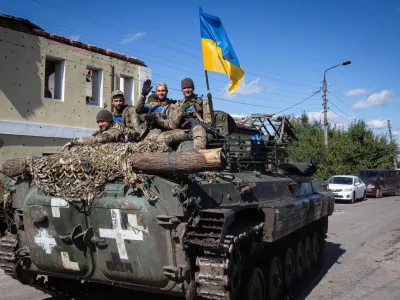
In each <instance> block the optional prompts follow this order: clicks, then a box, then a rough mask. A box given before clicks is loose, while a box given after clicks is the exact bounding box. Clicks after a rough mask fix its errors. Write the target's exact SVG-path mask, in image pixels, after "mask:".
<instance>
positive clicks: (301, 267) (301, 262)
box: [296, 241, 305, 281]
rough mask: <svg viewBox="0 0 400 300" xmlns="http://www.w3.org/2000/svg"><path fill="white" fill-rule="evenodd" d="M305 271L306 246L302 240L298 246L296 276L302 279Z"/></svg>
mask: <svg viewBox="0 0 400 300" xmlns="http://www.w3.org/2000/svg"><path fill="white" fill-rule="evenodd" d="M304 272H305V253H304V246H303V243H302V242H301V241H299V242H298V243H297V246H296V278H297V280H299V281H300V280H301V279H302V278H303V276H304Z"/></svg>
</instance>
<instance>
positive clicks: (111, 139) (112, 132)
mask: <svg viewBox="0 0 400 300" xmlns="http://www.w3.org/2000/svg"><path fill="white" fill-rule="evenodd" d="M96 121H97V125H98V126H99V130H97V131H96V132H95V133H94V134H93V135H92V136H89V137H84V138H75V139H72V140H71V141H69V142H68V143H66V144H65V145H64V146H63V147H62V148H61V152H64V150H65V149H70V148H71V147H73V146H83V145H93V144H106V143H118V142H123V141H124V128H123V126H122V125H121V124H119V123H118V122H114V120H113V116H112V114H111V113H110V112H109V111H108V110H101V111H99V113H98V114H97V116H96Z"/></svg>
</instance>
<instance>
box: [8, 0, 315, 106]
mask: <svg viewBox="0 0 400 300" xmlns="http://www.w3.org/2000/svg"><path fill="white" fill-rule="evenodd" d="M0 7H3V8H5V9H7V10H10V11H14V12H16V13H18V14H21V15H23V16H27V18H30V19H33V20H38V21H39V22H43V23H46V24H50V25H51V26H56V27H58V28H60V30H61V31H65V32H72V33H77V34H80V35H84V36H87V37H91V38H93V39H98V40H100V41H105V42H106V43H101V42H100V43H98V44H99V45H106V47H109V46H110V43H109V41H108V40H105V39H103V38H100V37H95V36H92V35H89V34H86V33H83V32H80V31H76V30H74V29H69V28H66V27H63V26H60V25H58V24H54V23H52V22H48V21H45V20H41V19H39V18H37V17H31V16H30V15H27V14H24V13H21V12H19V11H17V10H14V9H11V8H8V7H5V6H3V5H0ZM115 46H116V45H115V44H112V47H115ZM118 48H124V49H129V50H133V51H135V52H139V53H143V54H144V55H146V56H151V57H155V58H159V59H161V60H166V61H170V62H172V63H175V64H179V65H181V66H185V67H188V68H190V69H196V68H195V67H194V66H190V65H186V64H183V63H181V62H175V61H173V60H170V59H167V58H163V57H160V56H156V55H153V54H149V53H146V52H143V51H140V50H136V49H133V48H131V47H126V46H122V45H118ZM118 48H117V49H118ZM146 60H149V61H153V62H155V63H157V64H160V65H163V66H166V67H168V68H171V69H175V70H179V71H182V72H186V73H190V74H192V75H196V76H199V77H203V76H204V73H196V72H193V71H188V70H184V69H181V68H177V67H174V66H170V65H168V64H166V63H164V62H159V61H156V60H154V59H146ZM213 75H220V76H225V75H223V74H219V73H213ZM213 80H214V81H217V82H221V83H224V84H226V81H223V80H218V79H213ZM258 85H259V86H262V87H266V88H269V89H272V88H274V89H276V90H281V91H287V92H289V93H295V94H298V95H307V94H305V93H299V92H296V91H292V90H287V89H282V88H275V87H271V86H268V85H264V84H258ZM268 93H269V94H273V95H279V96H286V97H288V96H287V95H284V94H280V93H275V92H268ZM290 98H298V99H302V97H297V96H290Z"/></svg>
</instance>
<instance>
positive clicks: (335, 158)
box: [288, 114, 399, 179]
mask: <svg viewBox="0 0 400 300" xmlns="http://www.w3.org/2000/svg"><path fill="white" fill-rule="evenodd" d="M291 123H292V125H293V126H294V128H295V132H296V135H297V138H298V140H297V141H294V142H292V143H291V144H290V145H288V154H289V159H290V160H291V161H311V160H312V159H313V158H315V157H319V158H320V163H319V165H318V171H317V173H316V176H317V177H320V178H323V179H328V178H329V177H330V176H332V175H336V174H343V175H344V174H348V175H352V174H355V173H356V172H357V170H359V169H368V168H370V169H377V168H392V167H393V157H394V156H395V155H396V154H397V153H399V147H398V145H397V143H395V142H392V143H390V142H389V141H388V140H387V138H386V136H385V135H382V134H375V133H374V132H373V131H372V130H371V129H370V128H368V126H367V124H366V123H365V122H364V121H363V120H358V121H355V122H353V123H352V124H350V126H349V127H348V129H347V130H345V129H343V128H337V127H334V128H332V129H330V130H329V144H328V148H326V147H325V144H324V130H323V126H322V124H321V122H315V121H311V120H310V119H309V118H308V116H307V115H306V114H303V115H302V116H300V117H298V118H292V120H291Z"/></svg>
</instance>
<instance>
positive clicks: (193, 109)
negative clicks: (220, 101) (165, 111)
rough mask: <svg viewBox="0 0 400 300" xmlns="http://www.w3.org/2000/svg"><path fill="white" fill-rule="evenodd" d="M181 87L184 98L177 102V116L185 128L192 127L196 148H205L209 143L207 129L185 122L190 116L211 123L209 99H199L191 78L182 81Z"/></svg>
mask: <svg viewBox="0 0 400 300" xmlns="http://www.w3.org/2000/svg"><path fill="white" fill-rule="evenodd" d="M181 88H182V93H183V95H184V98H183V99H182V100H180V101H179V102H178V103H177V105H178V107H179V111H178V113H177V115H176V118H177V120H179V122H180V123H181V124H182V125H181V126H182V127H183V129H191V136H192V138H193V143H194V149H205V148H206V145H207V131H206V129H205V128H204V126H201V125H194V126H190V125H189V124H188V123H185V118H186V117H187V116H190V117H191V118H195V119H197V120H198V121H200V122H204V123H206V124H211V112H210V107H209V103H208V100H207V99H205V98H203V99H198V97H197V95H196V94H195V93H194V83H193V80H192V79H191V78H185V79H183V80H182V81H181ZM190 127H191V128H190Z"/></svg>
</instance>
